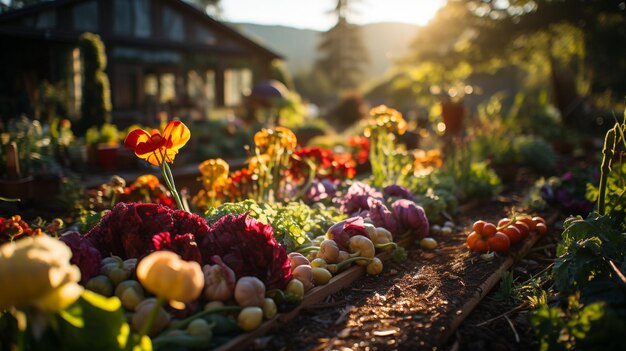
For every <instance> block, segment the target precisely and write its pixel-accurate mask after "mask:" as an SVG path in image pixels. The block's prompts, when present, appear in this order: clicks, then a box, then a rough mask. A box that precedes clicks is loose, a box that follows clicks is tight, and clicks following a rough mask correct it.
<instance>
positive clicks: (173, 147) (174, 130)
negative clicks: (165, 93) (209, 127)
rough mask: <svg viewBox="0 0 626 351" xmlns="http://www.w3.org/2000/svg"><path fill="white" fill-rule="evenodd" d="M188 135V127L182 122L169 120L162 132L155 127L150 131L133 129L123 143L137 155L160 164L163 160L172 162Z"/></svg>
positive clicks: (154, 163)
mask: <svg viewBox="0 0 626 351" xmlns="http://www.w3.org/2000/svg"><path fill="white" fill-rule="evenodd" d="M190 137H191V133H190V132H189V128H187V126H186V125H185V124H184V123H183V122H180V121H171V122H169V123H168V124H167V125H166V126H165V128H164V129H163V133H161V132H159V131H158V130H157V129H153V130H151V131H150V132H147V131H145V130H143V129H139V128H138V129H135V130H133V131H131V132H130V133H128V136H126V140H125V141H124V144H126V146H127V147H129V148H132V149H133V150H134V151H135V155H137V157H139V158H142V159H144V160H146V161H148V162H150V164H153V165H155V166H161V165H162V164H163V163H164V162H169V163H172V162H173V161H174V157H176V154H177V153H178V150H179V149H180V148H182V147H183V146H185V144H186V143H187V141H189V138H190Z"/></svg>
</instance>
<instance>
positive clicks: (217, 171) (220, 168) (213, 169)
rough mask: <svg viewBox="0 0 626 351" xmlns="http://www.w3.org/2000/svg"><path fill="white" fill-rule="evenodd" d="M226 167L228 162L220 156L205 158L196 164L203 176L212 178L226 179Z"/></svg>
mask: <svg viewBox="0 0 626 351" xmlns="http://www.w3.org/2000/svg"><path fill="white" fill-rule="evenodd" d="M228 169H229V167H228V163H226V161H224V160H222V159H221V158H216V159H210V160H206V161H204V162H202V163H201V164H200V166H198V170H200V173H202V176H203V177H208V178H212V179H220V178H224V179H226V178H227V177H228Z"/></svg>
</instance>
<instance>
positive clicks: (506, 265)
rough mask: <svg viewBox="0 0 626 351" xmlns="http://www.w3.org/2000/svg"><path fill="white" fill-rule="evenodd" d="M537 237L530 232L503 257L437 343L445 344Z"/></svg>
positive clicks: (538, 237) (528, 249) (533, 243)
mask: <svg viewBox="0 0 626 351" xmlns="http://www.w3.org/2000/svg"><path fill="white" fill-rule="evenodd" d="M539 239H540V236H539V235H537V234H532V235H531V236H529V237H528V239H527V240H526V241H524V245H522V247H521V248H520V249H519V251H517V252H516V253H515V254H512V255H509V256H508V257H507V258H506V259H505V261H504V262H502V265H500V267H498V269H496V270H495V271H494V272H493V273H492V274H491V275H490V276H489V277H488V278H487V279H486V280H485V281H484V282H483V283H482V284H480V286H479V287H478V289H476V292H475V293H474V294H473V295H472V296H471V297H470V298H469V299H468V300H467V302H466V303H465V304H464V305H463V307H462V308H461V310H460V311H461V313H459V314H456V315H455V317H454V318H453V319H452V322H451V323H450V325H449V327H448V328H446V330H445V332H443V333H441V334H440V335H439V337H438V338H437V344H438V345H445V344H446V342H447V341H448V339H449V338H450V336H452V335H453V334H454V333H455V332H456V330H457V329H458V328H459V326H460V325H461V323H463V321H464V320H465V318H467V317H468V316H469V315H470V313H471V312H472V311H473V310H474V308H476V306H478V304H479V303H480V301H482V299H483V298H484V297H485V296H487V294H488V293H489V292H490V291H491V289H493V288H494V287H495V286H496V284H498V282H499V281H500V279H501V278H502V273H504V272H506V271H507V270H509V269H510V268H511V267H512V266H513V264H515V262H517V261H519V260H520V259H522V258H523V257H524V256H526V254H528V252H529V251H530V249H531V248H532V247H533V246H534V245H535V243H537V241H538V240H539Z"/></svg>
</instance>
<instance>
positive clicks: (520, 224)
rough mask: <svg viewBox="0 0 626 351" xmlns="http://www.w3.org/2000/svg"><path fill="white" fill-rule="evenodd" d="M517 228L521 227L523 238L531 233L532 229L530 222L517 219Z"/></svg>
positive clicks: (515, 224)
mask: <svg viewBox="0 0 626 351" xmlns="http://www.w3.org/2000/svg"><path fill="white" fill-rule="evenodd" d="M513 226H515V227H516V228H517V229H519V232H520V234H522V239H526V237H527V236H528V234H529V233H530V229H529V228H528V224H526V223H524V222H520V221H517V222H515V223H514V224H513Z"/></svg>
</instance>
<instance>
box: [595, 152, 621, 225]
mask: <svg viewBox="0 0 626 351" xmlns="http://www.w3.org/2000/svg"><path fill="white" fill-rule="evenodd" d="M599 196H600V188H599V186H595V185H593V184H591V183H588V184H587V200H589V201H592V202H594V203H595V202H597V201H598V198H599ZM605 211H606V213H607V214H609V215H610V216H611V217H613V218H616V220H617V221H622V222H623V221H624V220H625V219H626V162H624V161H623V160H622V162H620V163H619V164H617V165H614V166H613V167H612V169H611V172H610V173H609V174H608V176H607V182H606V194H605Z"/></svg>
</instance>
